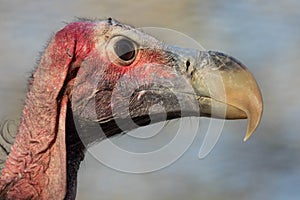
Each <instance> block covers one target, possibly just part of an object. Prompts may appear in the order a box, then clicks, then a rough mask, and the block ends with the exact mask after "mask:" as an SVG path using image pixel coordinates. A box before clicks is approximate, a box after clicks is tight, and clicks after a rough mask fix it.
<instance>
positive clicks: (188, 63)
mask: <svg viewBox="0 0 300 200" xmlns="http://www.w3.org/2000/svg"><path fill="white" fill-rule="evenodd" d="M190 65H191V62H190V60H189V59H188V60H187V61H186V62H185V66H186V71H188V70H189V67H190Z"/></svg>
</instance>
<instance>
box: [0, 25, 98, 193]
mask: <svg viewBox="0 0 300 200" xmlns="http://www.w3.org/2000/svg"><path fill="white" fill-rule="evenodd" d="M94 26H95V24H93V23H87V22H85V23H80V22H76V23H72V24H70V25H68V26H66V27H65V28H64V29H63V30H61V31H59V32H58V33H57V34H56V35H55V37H54V38H53V39H52V41H51V42H50V44H49V46H48V48H47V49H46V51H45V53H44V55H43V56H42V59H41V62H40V64H39V66H38V68H37V70H36V71H35V73H34V74H33V79H32V81H31V85H30V89H29V92H28V94H27V98H26V101H25V107H24V110H23V118H22V121H21V123H20V126H19V129H18V134H17V137H16V140H15V143H14V144H13V146H12V148H11V153H10V154H9V157H8V159H7V160H6V163H5V168H4V169H3V171H2V175H1V179H0V188H1V190H2V191H3V189H4V188H5V191H6V192H7V193H6V195H5V198H6V199H63V198H64V197H65V193H66V191H65V190H66V146H65V135H64V132H65V117H66V106H67V101H68V97H67V96H66V94H62V95H60V92H61V91H62V88H63V85H64V84H65V81H66V79H67V76H68V72H69V71H70V67H71V63H72V62H73V61H74V60H75V62H76V63H77V65H80V62H81V61H82V59H83V58H84V57H85V55H87V54H88V53H89V51H90V50H91V49H92V48H93V46H94V42H93V38H90V37H91V36H92V35H93V31H94V30H93V28H94Z"/></svg>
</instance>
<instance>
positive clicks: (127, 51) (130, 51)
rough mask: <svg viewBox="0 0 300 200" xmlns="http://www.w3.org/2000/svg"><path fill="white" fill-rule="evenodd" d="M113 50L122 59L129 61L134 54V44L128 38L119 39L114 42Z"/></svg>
mask: <svg viewBox="0 0 300 200" xmlns="http://www.w3.org/2000/svg"><path fill="white" fill-rule="evenodd" d="M114 50H115V52H116V54H117V56H118V57H119V58H120V59H122V60H124V61H129V60H131V59H133V58H134V56H135V49H134V44H133V43H132V42H131V41H129V40H125V39H122V40H119V41H118V42H116V44H115V46H114Z"/></svg>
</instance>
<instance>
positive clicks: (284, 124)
mask: <svg viewBox="0 0 300 200" xmlns="http://www.w3.org/2000/svg"><path fill="white" fill-rule="evenodd" d="M299 10H300V2H299V1H297V0H285V1H280V0H266V1H258V0H250V1H241V0H231V1H222V0H216V1H204V0H201V1H197V0H186V1H182V0H166V1H159V0H154V1H150V0H149V1H140V2H138V1H133V0H132V1H124V0H102V1H99V0H98V1H97V0H85V1H83V0H66V1H58V0H53V1H44V0H39V1H37V0H36V1H35V0H0V27H1V31H0V69H1V70H0V102H1V110H0V117H3V116H6V115H7V114H10V115H12V116H18V115H17V114H15V113H18V112H20V109H21V107H22V99H23V98H24V91H25V88H26V79H27V77H28V76H29V74H30V71H31V70H32V68H33V66H34V65H35V60H36V59H37V58H38V52H39V51H41V50H42V49H43V48H44V45H45V44H46V41H47V40H48V39H49V38H50V35H51V32H55V31H57V30H59V28H61V27H63V25H64V23H63V21H65V22H70V21H72V19H74V17H75V16H79V17H92V18H94V17H99V18H106V17H108V16H112V17H114V18H117V19H118V20H120V21H122V22H126V23H129V24H132V25H134V26H136V27H142V26H159V27H166V28H171V29H175V30H177V31H180V32H183V33H185V34H187V35H189V36H191V37H192V38H194V39H196V40H197V41H199V42H200V43H201V44H202V45H203V46H204V47H205V48H206V49H213V50H219V51H223V52H226V53H228V54H230V55H234V56H235V57H237V58H239V59H240V60H241V61H242V62H243V63H245V64H246V65H247V66H248V68H249V69H250V70H251V72H252V73H253V74H254V76H255V77H256V78H257V81H258V84H259V85H260V86H261V89H262V93H263V97H264V102H265V110H264V115H263V119H262V122H261V125H260V127H259V128H258V129H257V131H256V132H255V134H254V135H253V137H252V138H250V140H249V141H248V142H247V143H243V142H242V138H243V134H244V132H245V128H246V121H235V122H226V126H225V129H224V132H223V134H222V136H221V138H220V141H219V142H218V144H217V146H216V148H215V149H214V150H213V151H212V153H211V154H210V155H209V156H208V157H207V158H205V159H204V160H198V158H197V154H198V150H199V147H200V144H201V140H202V138H203V135H201V134H199V135H198V137H197V138H196V140H195V142H194V143H193V145H192V147H191V148H190V149H189V151H187V152H186V153H185V154H184V156H183V157H182V158H181V159H179V160H178V161H177V162H176V163H175V164H173V165H172V166H170V167H168V168H165V169H163V170H160V171H158V172H155V173H150V174H144V175H131V174H124V173H120V172H117V171H114V170H112V169H109V168H107V167H105V166H103V165H101V164H99V163H98V162H97V161H96V160H94V159H93V158H92V157H91V156H89V155H87V157H86V160H85V161H84V162H83V163H82V166H81V169H80V172H79V187H78V198H77V199H107V200H113V199H143V200H150V199H151V200H152V199H157V200H175V199H176V200H177V199H178V200H182V199H190V200H192V199H208V200H219V199H222V200H224V199H228V200H229V199H230V200H231V199H238V200H251V199H272V200H297V199H299V198H300V190H299V183H300V156H299V154H300V121H299V116H300V105H299V102H300V94H299V87H300V78H299V76H300V67H299V55H300V46H299V44H300V11H299ZM205 122H206V120H203V123H202V124H203V127H205V124H206V123H205ZM117 139H118V140H120V142H121V143H122V142H124V143H126V138H125V139H122V138H117ZM132 145H134V144H132ZM107 153H109V152H107ZM123 162H126V160H124V161H123Z"/></svg>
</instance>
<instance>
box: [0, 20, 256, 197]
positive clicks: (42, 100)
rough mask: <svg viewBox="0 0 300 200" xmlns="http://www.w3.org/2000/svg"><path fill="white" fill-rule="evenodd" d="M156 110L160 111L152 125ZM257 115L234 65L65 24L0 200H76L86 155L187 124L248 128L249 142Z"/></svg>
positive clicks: (115, 27)
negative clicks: (230, 122) (145, 132)
mask: <svg viewBox="0 0 300 200" xmlns="http://www.w3.org/2000/svg"><path fill="white" fill-rule="evenodd" d="M122 42H123V45H124V44H126V45H127V46H126V45H125V46H118V45H120V44H122ZM128 45H129V47H132V48H131V52H130V53H133V54H128V55H125V56H124V55H119V54H118V52H117V50H116V49H118V47H120V49H122V48H127V47H128ZM130 45H132V46H130ZM121 47H122V48H121ZM133 51H134V52H133ZM131 55H133V58H132V59H131V57H130V56H131ZM126 56H129V57H126ZM217 72H218V73H217ZM216 74H217V76H218V77H219V78H221V79H222V80H223V82H222V83H221V84H219V83H217V81H216V80H217V79H215V77H216ZM241 77H242V78H241ZM209 84H211V85H214V86H217V87H213V88H217V89H215V90H212V91H211V90H210V89H211V88H209ZM218 84H219V85H218ZM220 88H221V89H220ZM245 88H246V89H245ZM133 89H134V90H133ZM131 91H133V92H132V93H131ZM245 91H246V92H245ZM223 93H224V96H222V95H220V94H223ZM211 94H214V95H211ZM126 102H127V103H128V105H127V104H126ZM157 104H159V105H162V106H163V107H164V109H152V110H151V116H150V109H151V108H154V107H153V106H154V105H157ZM214 106H215V107H214ZM212 108H217V112H212V111H211V110H212ZM261 113H262V98H261V94H260V91H259V88H258V86H257V83H256V81H255V79H254V78H253V76H252V75H251V74H250V72H249V71H248V70H247V69H246V68H245V67H244V66H243V65H242V64H241V63H240V62H238V61H237V60H235V59H234V58H232V57H229V56H227V55H225V54H222V53H219V52H210V51H209V52H201V51H199V50H187V49H183V48H179V47H172V46H167V45H166V44H164V43H162V42H161V41H159V40H157V39H156V38H154V37H152V36H150V35H147V34H146V33H143V32H140V31H138V30H136V29H134V28H133V27H131V26H128V25H125V24H121V23H119V22H117V21H115V20H113V19H111V18H109V19H107V20H100V21H90V20H81V21H78V22H73V23H70V24H68V25H67V26H66V27H64V28H63V29H62V30H60V31H59V32H57V33H56V34H55V35H54V37H53V38H52V40H51V41H50V43H49V44H48V47H47V48H46V50H45V52H44V54H43V55H42V57H41V60H40V63H39V65H38V67H37V68H36V70H35V71H34V73H33V75H32V79H31V80H30V84H29V90H28V93H27V96H26V100H25V106H24V109H23V112H22V120H21V123H20V125H19V128H18V133H17V136H16V139H15V142H14V143H13V145H12V147H11V150H10V154H9V155H8V157H7V160H6V162H5V167H4V169H3V170H2V174H1V176H0V199H42V200H43V199H45V200H46V199H47V200H48V199H66V200H72V199H75V198H76V185H77V171H78V169H79V166H80V162H81V161H82V160H83V159H84V153H85V147H86V146H87V145H88V144H90V143H93V142H96V141H101V140H103V139H105V138H108V137H111V136H114V135H116V134H120V133H124V132H126V131H130V130H133V129H135V128H138V127H139V126H146V125H148V124H150V123H155V122H159V121H163V120H171V119H175V118H180V117H190V116H196V117H200V116H206V117H217V118H226V119H245V118H248V120H249V121H250V122H251V123H249V125H248V129H247V130H248V132H247V137H246V138H248V137H249V136H250V135H251V134H252V133H253V131H254V130H255V129H256V127H257V126H258V124H259V121H260V118H261ZM76 124H79V125H80V126H79V127H83V129H82V130H78V126H77V125H76ZM95 127H96V128H98V129H99V127H100V129H101V130H102V132H96V133H95V132H93V130H94V128H95ZM98 129H97V130H98ZM82 132H83V133H84V134H80V133H82ZM83 135H84V136H83ZM0 145H1V144H0Z"/></svg>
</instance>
